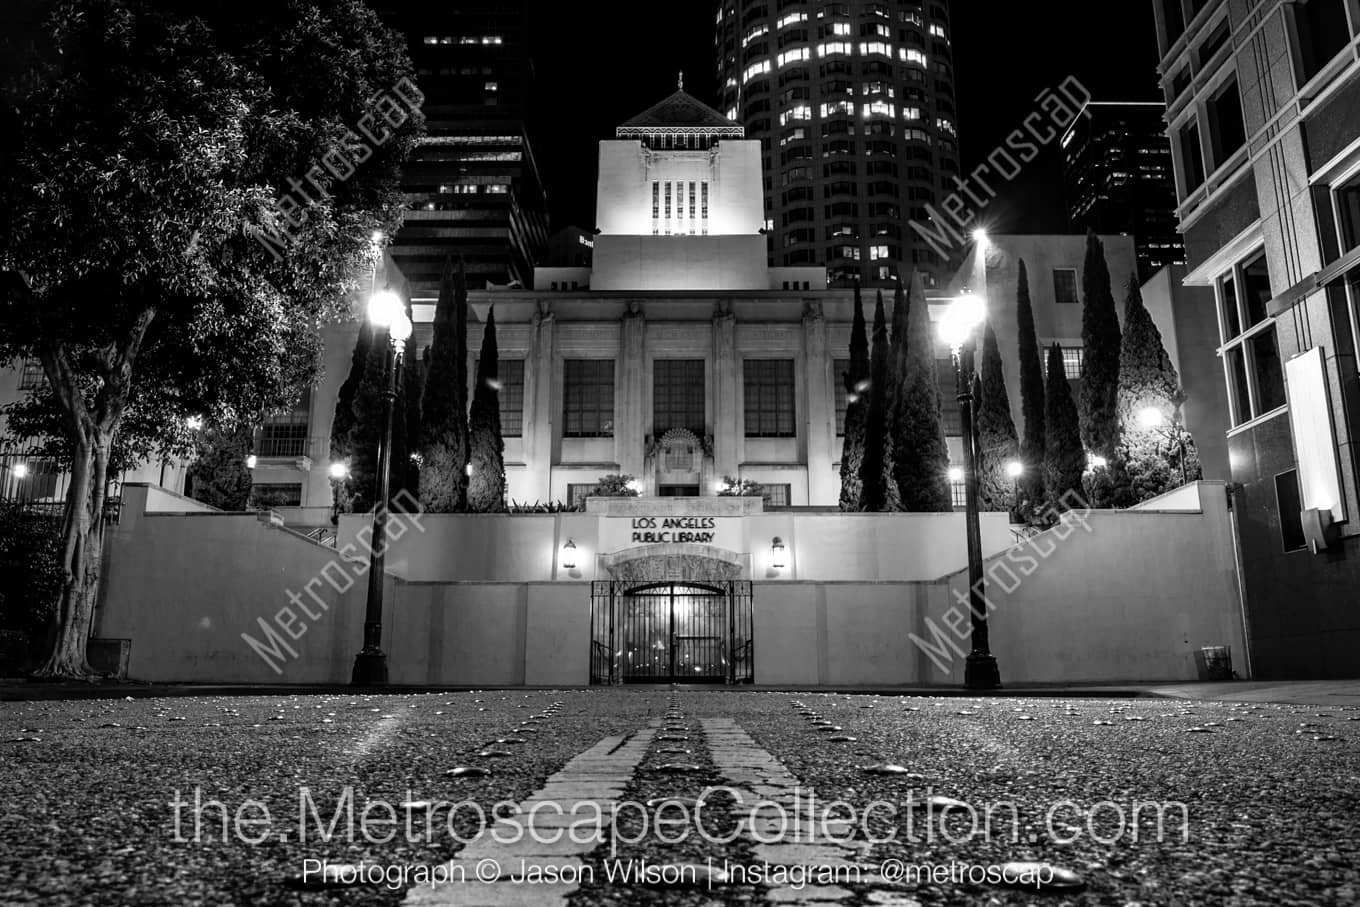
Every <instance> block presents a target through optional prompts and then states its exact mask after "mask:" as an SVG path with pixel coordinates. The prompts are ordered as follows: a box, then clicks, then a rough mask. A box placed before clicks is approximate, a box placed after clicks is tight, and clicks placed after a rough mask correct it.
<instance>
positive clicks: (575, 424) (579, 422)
mask: <svg viewBox="0 0 1360 907" xmlns="http://www.w3.org/2000/svg"><path fill="white" fill-rule="evenodd" d="M562 416H563V418H562V434H563V437H567V438H612V437H614V360H613V359H567V360H565V361H564V362H563V363H562Z"/></svg>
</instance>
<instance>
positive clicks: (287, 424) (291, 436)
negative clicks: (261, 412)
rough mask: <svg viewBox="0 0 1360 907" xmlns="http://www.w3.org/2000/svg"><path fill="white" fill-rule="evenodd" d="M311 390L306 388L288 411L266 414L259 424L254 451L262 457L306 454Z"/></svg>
mask: <svg viewBox="0 0 1360 907" xmlns="http://www.w3.org/2000/svg"><path fill="white" fill-rule="evenodd" d="M311 409H312V392H311V390H310V389H309V390H307V391H306V392H304V393H303V395H302V398H301V399H300V400H298V401H297V403H296V404H294V405H293V408H292V409H291V410H289V411H288V412H284V413H276V414H274V415H272V416H266V417H265V420H264V423H263V424H262V425H261V426H260V443H259V446H258V447H257V448H256V451H257V452H258V453H259V455H260V456H262V457H301V456H306V454H307V430H308V424H309V416H310V413H311Z"/></svg>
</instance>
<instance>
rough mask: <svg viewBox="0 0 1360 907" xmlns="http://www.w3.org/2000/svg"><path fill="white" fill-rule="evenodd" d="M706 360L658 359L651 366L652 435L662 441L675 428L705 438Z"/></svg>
mask: <svg viewBox="0 0 1360 907" xmlns="http://www.w3.org/2000/svg"><path fill="white" fill-rule="evenodd" d="M706 395H707V391H706V386H705V383H704V360H702V359H658V360H656V362H655V363H654V364H653V366H652V431H653V432H654V433H655V434H656V435H657V436H658V437H659V436H661V435H663V434H665V433H666V432H668V431H670V430H671V429H672V428H685V429H688V430H690V431H692V432H694V434H695V435H697V436H698V437H700V438H702V437H704V435H705V430H704V423H705V406H704V401H705V397H706Z"/></svg>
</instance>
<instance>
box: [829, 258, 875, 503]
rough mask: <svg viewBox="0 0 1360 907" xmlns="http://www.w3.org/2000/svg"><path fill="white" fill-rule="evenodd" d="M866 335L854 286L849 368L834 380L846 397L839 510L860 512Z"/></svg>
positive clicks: (867, 352) (867, 361)
mask: <svg viewBox="0 0 1360 907" xmlns="http://www.w3.org/2000/svg"><path fill="white" fill-rule="evenodd" d="M869 367H870V366H869V332H868V330H867V329H866V326H865V323H864V299H863V297H862V296H861V294H860V290H859V282H858V281H856V283H855V315H854V321H853V322H852V323H851V325H850V367H849V369H847V370H846V372H845V373H844V374H842V375H838V376H837V378H838V379H839V380H840V381H841V382H842V386H843V393H844V394H845V400H846V403H845V440H844V442H843V443H842V445H841V501H840V505H841V510H845V511H849V512H854V511H857V510H859V509H860V488H861V486H860V479H859V468H860V464H861V463H862V462H863V460H864V428H865V419H866V416H867V415H868V402H867V401H866V399H865V391H866V390H867V389H868V387H869Z"/></svg>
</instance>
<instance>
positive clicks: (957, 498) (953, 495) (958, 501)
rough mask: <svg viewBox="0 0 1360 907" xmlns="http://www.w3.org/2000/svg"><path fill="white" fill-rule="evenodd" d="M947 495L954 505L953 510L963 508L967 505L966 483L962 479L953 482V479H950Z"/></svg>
mask: <svg viewBox="0 0 1360 907" xmlns="http://www.w3.org/2000/svg"><path fill="white" fill-rule="evenodd" d="M949 497H950V503H952V504H953V505H954V509H955V510H963V509H964V508H966V507H967V506H968V483H966V482H963V481H958V482H955V481H954V480H953V479H950V481H949Z"/></svg>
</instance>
